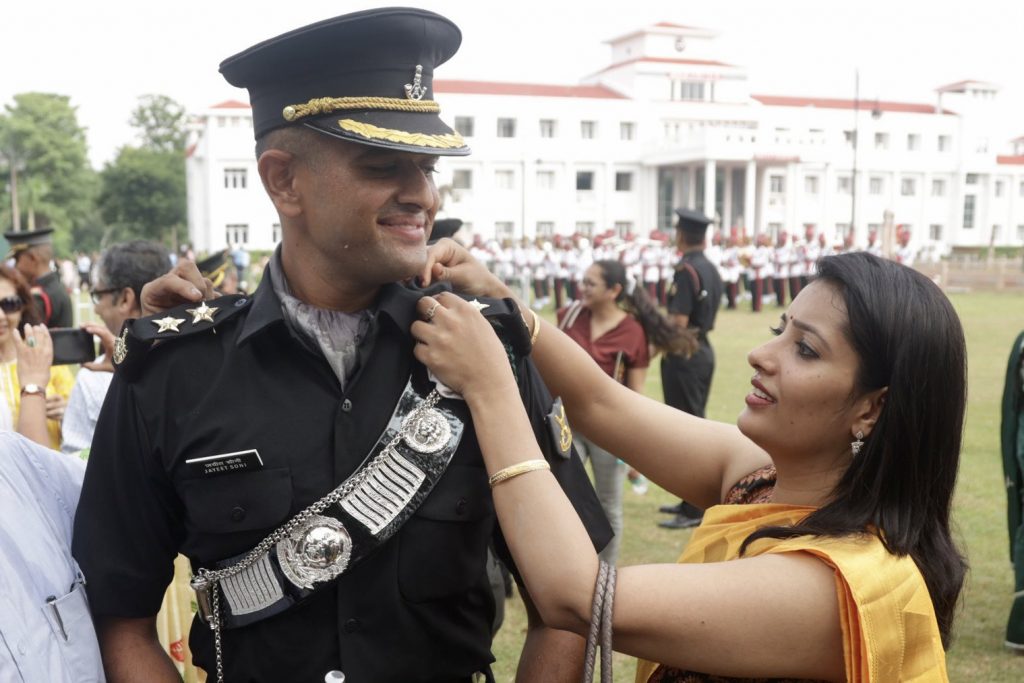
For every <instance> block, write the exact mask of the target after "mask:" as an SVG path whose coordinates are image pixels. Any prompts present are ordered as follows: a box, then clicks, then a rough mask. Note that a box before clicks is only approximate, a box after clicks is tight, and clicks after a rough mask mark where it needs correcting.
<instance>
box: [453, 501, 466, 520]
mask: <svg viewBox="0 0 1024 683" xmlns="http://www.w3.org/2000/svg"><path fill="white" fill-rule="evenodd" d="M466 505H468V503H467V502H466V499H465V498H459V502H458V503H456V504H455V514H457V515H459V516H462V515H464V514H466Z"/></svg>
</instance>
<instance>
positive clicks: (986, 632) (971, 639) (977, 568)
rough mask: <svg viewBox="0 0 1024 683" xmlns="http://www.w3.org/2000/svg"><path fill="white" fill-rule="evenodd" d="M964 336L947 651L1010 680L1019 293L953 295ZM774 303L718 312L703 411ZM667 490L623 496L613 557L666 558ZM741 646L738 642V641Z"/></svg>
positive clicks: (719, 396) (957, 676)
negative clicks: (957, 603)
mask: <svg viewBox="0 0 1024 683" xmlns="http://www.w3.org/2000/svg"><path fill="white" fill-rule="evenodd" d="M951 298H952V301H953V303H954V305H955V306H956V308H957V310H958V312H959V313H960V316H961V319H962V321H963V324H964V328H965V330H966V334H967V347H968V362H969V365H970V369H969V396H968V411H967V426H966V433H965V435H964V449H963V454H962V460H961V467H960V479H959V485H958V488H957V493H956V499H955V503H954V505H955V512H954V521H955V526H956V530H957V535H958V538H959V540H960V544H961V547H962V548H963V550H964V551H965V552H966V553H967V555H968V560H969V562H970V565H971V571H970V574H969V576H968V580H967V585H966V587H965V590H964V594H963V599H962V608H961V612H960V614H959V616H958V618H957V624H956V640H955V642H954V644H953V647H952V648H951V649H950V651H949V653H948V658H947V664H948V667H949V676H950V680H952V681H985V682H986V683H988V682H991V683H1004V682H1005V683H1010V682H1011V681H1012V682H1015V683H1016V682H1017V681H1021V680H1024V657H1019V656H1014V655H1010V654H1008V653H1006V651H1004V650H1003V647H1002V643H1003V631H1004V628H1005V626H1006V617H1007V614H1008V612H1009V608H1010V600H1011V596H1012V593H1013V577H1012V572H1011V567H1010V563H1009V556H1008V554H1007V553H1008V542H1007V532H1006V512H1005V510H1006V493H1005V488H1004V486H1003V483H1002V482H1003V475H1002V461H1001V458H1000V454H999V420H1000V413H999V404H1000V400H1001V396H1002V390H1003V379H1004V375H1005V372H1006V360H1007V356H1008V354H1009V351H1010V344H1012V343H1013V340H1014V338H1015V337H1016V335H1017V334H1018V333H1019V332H1020V331H1021V329H1022V328H1024V295H1021V294H1020V293H1012V294H1011V293H1001V294H1000V293H971V294H958V295H953V296H952V297H951ZM776 314H777V309H775V308H774V307H773V306H768V307H766V308H765V310H764V311H763V312H762V313H761V314H759V315H758V314H753V313H750V312H749V310H748V309H743V310H739V311H722V313H721V314H720V315H719V318H718V324H717V329H716V330H715V331H714V332H713V333H712V337H711V340H712V344H713V345H714V347H715V354H716V357H717V369H716V371H715V377H714V381H713V383H712V388H711V397H710V400H709V404H708V416H709V417H710V418H712V419H715V420H721V421H725V422H732V421H734V420H735V418H736V416H737V415H738V414H739V411H740V409H741V408H742V405H743V397H744V396H745V395H746V393H747V390H748V388H749V381H750V376H751V370H750V366H749V365H747V362H746V354H747V352H748V351H749V350H750V349H752V348H754V347H755V346H756V345H757V344H759V343H761V342H762V341H764V340H765V339H767V338H768V326H769V325H770V324H772V325H773V324H776V322H777V317H776ZM645 389H646V393H647V395H649V396H651V397H656V398H659V399H660V398H661V396H662V394H661V380H660V377H659V373H658V367H657V361H655V363H654V365H652V367H651V371H650V372H649V373H648V377H647V385H646V388H645ZM673 501H674V498H673V497H671V496H669V495H668V494H667V493H666V492H665V491H663V490H661V489H659V488H657V487H655V486H652V487H651V490H650V491H649V492H648V494H647V495H646V496H637V495H635V494H634V493H633V492H632V491H631V490H628V489H627V491H626V494H625V504H624V508H625V519H626V523H625V527H626V528H625V532H624V538H623V543H622V551H621V557H620V560H619V561H620V564H623V565H630V564H645V563H651V562H674V561H675V560H676V558H677V557H678V555H679V553H680V552H681V550H682V548H683V545H684V544H685V543H686V541H687V540H688V539H689V537H690V534H691V533H692V532H690V531H668V530H664V529H660V528H658V527H657V526H656V522H657V521H658V520H660V519H664V515H659V514H658V512H657V508H658V506H659V505H662V504H665V503H671V502H673ZM525 628H526V618H525V615H524V612H523V608H522V603H521V602H520V601H519V600H518V598H513V599H512V600H509V601H508V604H507V611H506V620H505V625H504V626H503V627H502V629H501V631H500V632H499V633H498V635H497V637H496V638H495V642H494V654H495V656H496V657H497V663H496V664H495V668H494V671H495V675H496V677H497V680H498V681H499V682H500V683H505V682H507V681H513V680H514V677H515V669H516V663H517V662H518V659H519V652H520V649H521V648H522V642H523V638H524V635H525ZM737 645H738V646H742V643H737ZM615 669H616V671H615V681H616V683H623V682H627V681H633V679H634V673H635V667H634V664H633V660H632V658H630V657H626V656H622V655H616V659H615Z"/></svg>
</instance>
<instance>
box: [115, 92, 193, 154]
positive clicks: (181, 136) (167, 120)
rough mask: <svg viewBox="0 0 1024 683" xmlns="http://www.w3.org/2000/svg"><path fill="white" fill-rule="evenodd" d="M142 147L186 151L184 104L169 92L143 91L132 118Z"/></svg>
mask: <svg viewBox="0 0 1024 683" xmlns="http://www.w3.org/2000/svg"><path fill="white" fill-rule="evenodd" d="M129 123H130V124H131V126H132V128H134V129H135V130H136V133H137V134H138V137H139V141H140V143H141V147H142V148H143V149H150V150H153V151H157V152H177V153H181V152H184V151H185V140H186V139H187V136H188V133H187V130H186V128H185V124H186V117H185V107H183V106H182V105H181V104H179V103H178V102H176V101H174V100H173V99H171V98H170V97H168V96H167V95H143V96H142V97H140V98H139V106H137V107H136V108H135V110H134V111H133V112H132V116H131V119H130V121H129Z"/></svg>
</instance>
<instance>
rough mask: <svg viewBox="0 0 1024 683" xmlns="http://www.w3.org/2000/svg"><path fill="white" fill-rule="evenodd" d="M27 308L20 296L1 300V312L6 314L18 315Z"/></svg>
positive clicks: (6, 297)
mask: <svg viewBox="0 0 1024 683" xmlns="http://www.w3.org/2000/svg"><path fill="white" fill-rule="evenodd" d="M23 308H25V302H24V301H22V300H21V297H18V296H5V297H4V298H2V299H0V311H3V312H4V313H17V312H18V311H20V310H21V309H23Z"/></svg>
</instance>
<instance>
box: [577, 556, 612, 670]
mask: <svg viewBox="0 0 1024 683" xmlns="http://www.w3.org/2000/svg"><path fill="white" fill-rule="evenodd" d="M614 601H615V567H613V566H612V565H610V564H608V563H607V562H605V561H604V560H601V563H600V565H599V567H598V570H597V583H596V585H595V586H594V602H593V604H592V605H591V608H590V632H589V633H587V652H586V655H585V656H584V659H583V683H592V682H593V680H594V666H595V664H596V660H597V648H598V646H599V645H600V647H601V683H612V605H613V603H614Z"/></svg>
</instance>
